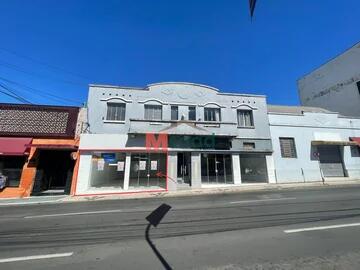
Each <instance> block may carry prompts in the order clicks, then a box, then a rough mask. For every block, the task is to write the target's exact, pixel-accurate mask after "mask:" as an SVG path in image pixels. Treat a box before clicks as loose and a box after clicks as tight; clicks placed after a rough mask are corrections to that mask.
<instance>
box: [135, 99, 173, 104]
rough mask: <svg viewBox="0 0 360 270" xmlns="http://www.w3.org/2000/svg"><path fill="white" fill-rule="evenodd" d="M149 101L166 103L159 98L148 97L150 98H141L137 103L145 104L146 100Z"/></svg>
mask: <svg viewBox="0 0 360 270" xmlns="http://www.w3.org/2000/svg"><path fill="white" fill-rule="evenodd" d="M150 101H155V102H158V103H160V104H162V105H167V103H166V102H164V101H161V100H159V99H156V98H150V99H147V100H142V101H139V102H138V103H141V104H145V103H148V102H150Z"/></svg>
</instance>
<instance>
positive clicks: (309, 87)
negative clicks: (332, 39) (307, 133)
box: [298, 43, 360, 117]
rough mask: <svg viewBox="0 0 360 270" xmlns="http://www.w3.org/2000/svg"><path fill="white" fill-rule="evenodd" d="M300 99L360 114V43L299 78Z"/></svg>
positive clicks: (342, 112)
mask: <svg viewBox="0 0 360 270" xmlns="http://www.w3.org/2000/svg"><path fill="white" fill-rule="evenodd" d="M298 91H299V96H300V102H301V105H303V106H314V107H321V108H325V109H328V110H330V111H335V112H338V113H340V114H342V115H346V116H355V117H360V43H357V44H356V45H354V46H353V47H351V48H350V49H349V50H347V51H345V52H344V53H342V54H340V55H339V56H336V57H335V58H333V59H331V60H330V61H328V62H327V63H325V64H324V65H322V66H321V67H319V68H317V69H315V70H314V71H312V72H310V73H309V74H307V75H305V76H304V77H302V78H301V79H300V80H299V81H298Z"/></svg>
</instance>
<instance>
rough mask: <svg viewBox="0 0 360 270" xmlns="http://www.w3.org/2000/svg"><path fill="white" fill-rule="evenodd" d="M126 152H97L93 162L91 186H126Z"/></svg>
mask: <svg viewBox="0 0 360 270" xmlns="http://www.w3.org/2000/svg"><path fill="white" fill-rule="evenodd" d="M125 156H126V154H125V153H95V154H93V156H92V162H91V165H92V166H91V175H90V186H91V187H120V188H123V187H124V174H125Z"/></svg>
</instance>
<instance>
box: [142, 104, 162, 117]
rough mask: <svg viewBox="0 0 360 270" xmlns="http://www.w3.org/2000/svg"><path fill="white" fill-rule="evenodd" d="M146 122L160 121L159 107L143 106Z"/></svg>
mask: <svg viewBox="0 0 360 270" xmlns="http://www.w3.org/2000/svg"><path fill="white" fill-rule="evenodd" d="M144 118H145V119H146V120H161V119H162V106H161V105H145V115H144Z"/></svg>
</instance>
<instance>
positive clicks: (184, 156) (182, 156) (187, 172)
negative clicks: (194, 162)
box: [177, 152, 191, 185]
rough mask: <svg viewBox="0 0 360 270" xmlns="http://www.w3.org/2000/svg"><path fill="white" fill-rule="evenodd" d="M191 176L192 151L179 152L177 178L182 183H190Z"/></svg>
mask: <svg viewBox="0 0 360 270" xmlns="http://www.w3.org/2000/svg"><path fill="white" fill-rule="evenodd" d="M190 176H191V153H189V152H182V153H178V154H177V179H178V182H180V183H185V184H189V185H190Z"/></svg>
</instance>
